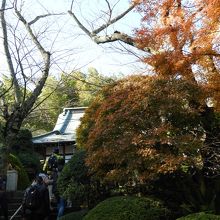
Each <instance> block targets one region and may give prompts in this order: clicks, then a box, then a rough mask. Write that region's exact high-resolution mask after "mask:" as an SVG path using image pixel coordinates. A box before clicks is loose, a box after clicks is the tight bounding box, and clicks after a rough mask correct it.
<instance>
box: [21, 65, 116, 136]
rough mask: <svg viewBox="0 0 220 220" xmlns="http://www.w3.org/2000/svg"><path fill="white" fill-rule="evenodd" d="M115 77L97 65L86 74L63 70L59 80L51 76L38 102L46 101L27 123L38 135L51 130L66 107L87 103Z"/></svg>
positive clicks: (26, 125)
mask: <svg viewBox="0 0 220 220" xmlns="http://www.w3.org/2000/svg"><path fill="white" fill-rule="evenodd" d="M112 81H113V79H112V78H110V77H105V76H102V75H101V74H99V73H98V72H97V70H95V69H94V68H90V69H89V70H88V73H85V74H84V73H82V72H72V73H68V74H65V73H62V75H61V79H60V80H57V79H56V78H54V77H49V78H48V80H47V84H46V86H45V88H44V89H43V92H42V94H41V95H40V98H39V100H38V103H40V102H42V101H43V103H42V104H41V105H40V106H38V107H37V108H36V110H35V111H33V112H32V113H31V114H30V116H29V117H28V118H27V119H26V121H25V123H24V124H25V127H27V128H30V129H31V130H33V131H34V134H35V135H36V134H42V133H43V132H45V131H50V130H52V129H53V127H54V124H55V123H56V120H57V116H58V114H59V113H60V112H61V111H62V110H63V108H67V107H74V106H88V105H89V104H90V103H91V102H92V101H93V100H94V98H95V97H96V94H97V92H98V91H99V90H100V89H101V88H102V87H103V86H104V85H106V84H108V83H110V82H112ZM38 103H37V104H38Z"/></svg>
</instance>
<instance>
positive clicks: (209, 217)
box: [177, 212, 220, 220]
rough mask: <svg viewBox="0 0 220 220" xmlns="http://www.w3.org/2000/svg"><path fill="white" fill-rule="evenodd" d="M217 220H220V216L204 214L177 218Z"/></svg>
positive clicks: (181, 219) (180, 219)
mask: <svg viewBox="0 0 220 220" xmlns="http://www.w3.org/2000/svg"><path fill="white" fill-rule="evenodd" d="M219 219H220V215H213V214H208V213H205V212H199V213H194V214H191V215H187V216H184V217H181V218H178V219H177V220H219Z"/></svg>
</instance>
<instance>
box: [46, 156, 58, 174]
mask: <svg viewBox="0 0 220 220" xmlns="http://www.w3.org/2000/svg"><path fill="white" fill-rule="evenodd" d="M57 168H58V160H57V157H56V156H55V155H51V156H50V157H49V159H48V170H50V171H51V170H54V169H57Z"/></svg>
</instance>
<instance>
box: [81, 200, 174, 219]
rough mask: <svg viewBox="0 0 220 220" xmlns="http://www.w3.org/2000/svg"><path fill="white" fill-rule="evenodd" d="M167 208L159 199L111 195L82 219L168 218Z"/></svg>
mask: <svg viewBox="0 0 220 220" xmlns="http://www.w3.org/2000/svg"><path fill="white" fill-rule="evenodd" d="M169 214H170V212H169V210H168V209H166V208H165V207H164V206H163V205H162V203H161V202H160V201H157V200H154V199H151V198H146V197H140V198H139V197H129V196H128V197H127V196H120V197H112V198H109V199H106V200H105V201H103V202H101V203H99V204H98V205H97V206H96V207H95V208H94V209H92V210H91V211H89V213H88V214H87V215H86V216H85V218H83V219H84V220H94V219H95V220H124V219H129V220H137V219H138V220H146V219H147V220H159V219H169Z"/></svg>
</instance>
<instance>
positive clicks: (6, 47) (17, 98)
mask: <svg viewBox="0 0 220 220" xmlns="http://www.w3.org/2000/svg"><path fill="white" fill-rule="evenodd" d="M5 7H6V0H3V1H2V5H1V11H0V17H1V26H2V32H3V46H4V51H5V55H6V60H7V65H8V68H9V71H10V75H11V77H12V79H13V87H14V94H15V104H18V103H20V101H21V91H20V88H19V84H18V80H17V77H16V73H15V70H14V66H13V62H12V57H11V54H10V51H9V44H8V42H9V41H8V33H7V24H6V21H5V13H4V12H5Z"/></svg>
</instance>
